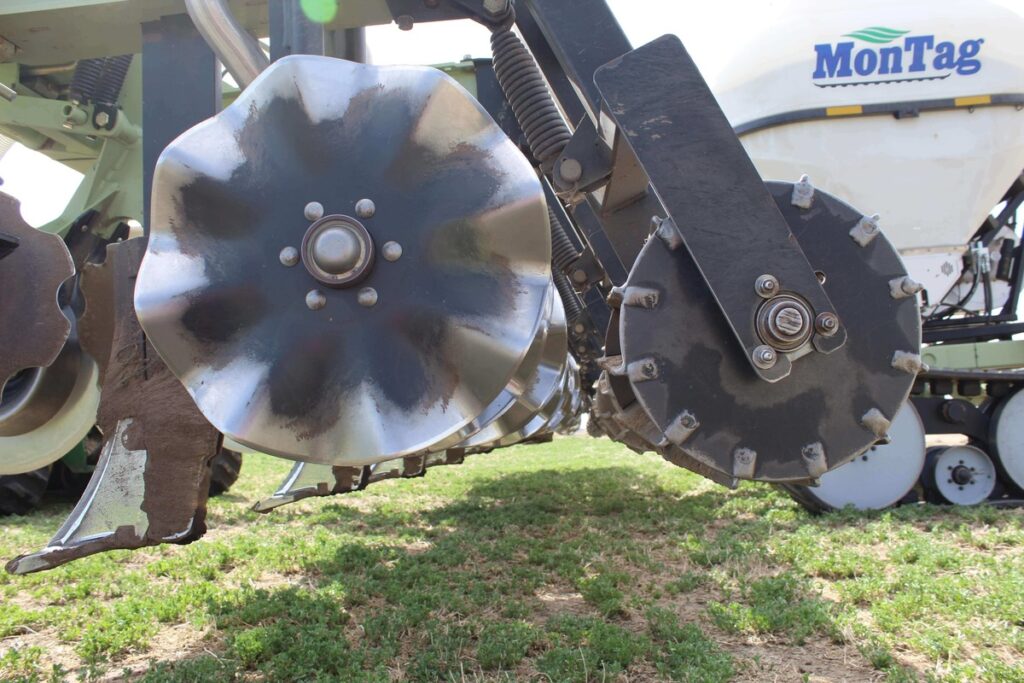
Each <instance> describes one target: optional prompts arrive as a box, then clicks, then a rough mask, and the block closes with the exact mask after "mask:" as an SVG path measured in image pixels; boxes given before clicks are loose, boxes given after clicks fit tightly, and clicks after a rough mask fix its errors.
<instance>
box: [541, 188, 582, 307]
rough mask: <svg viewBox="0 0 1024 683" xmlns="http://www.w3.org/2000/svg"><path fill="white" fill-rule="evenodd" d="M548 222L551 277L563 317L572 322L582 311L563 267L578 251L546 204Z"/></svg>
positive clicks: (556, 215)
mask: <svg viewBox="0 0 1024 683" xmlns="http://www.w3.org/2000/svg"><path fill="white" fill-rule="evenodd" d="M548 222H549V223H550V225H551V263H552V265H553V268H552V269H551V278H552V279H553V280H554V281H555V289H557V290H558V296H559V297H560V298H561V299H562V307H563V308H565V319H566V320H567V321H568V322H570V323H572V321H574V320H576V318H578V317H579V315H580V314H581V313H582V312H583V307H582V306H581V305H580V300H579V297H578V296H577V295H576V290H575V289H574V288H573V286H572V284H571V283H570V282H569V278H567V277H566V276H565V269H566V268H567V267H568V266H569V264H571V263H572V262H573V261H575V260H576V259H577V258H579V253H578V252H577V251H576V247H575V246H574V245H573V243H572V241H571V240H570V239H569V236H568V235H566V234H565V228H564V227H563V226H562V221H561V220H559V218H558V214H557V213H556V212H555V210H554V208H552V207H551V206H548Z"/></svg>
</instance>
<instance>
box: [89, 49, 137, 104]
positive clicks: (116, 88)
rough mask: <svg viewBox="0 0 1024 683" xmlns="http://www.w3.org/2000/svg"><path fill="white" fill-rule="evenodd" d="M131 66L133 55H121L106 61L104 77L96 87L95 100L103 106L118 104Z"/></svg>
mask: <svg viewBox="0 0 1024 683" xmlns="http://www.w3.org/2000/svg"><path fill="white" fill-rule="evenodd" d="M131 65H132V55H119V56H117V57H108V58H107V59H106V60H104V64H103V75H102V77H101V78H100V81H99V83H98V84H97V86H96V90H95V93H94V94H93V100H95V101H96V102H99V103H101V104H111V105H113V104H117V100H118V98H120V97H121V88H122V87H123V86H124V79H125V77H126V76H127V75H128V67H130V66H131Z"/></svg>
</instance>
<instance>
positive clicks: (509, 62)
mask: <svg viewBox="0 0 1024 683" xmlns="http://www.w3.org/2000/svg"><path fill="white" fill-rule="evenodd" d="M491 51H492V53H493V55H494V74H495V76H497V78H498V84H499V85H500V86H501V89H502V91H503V92H504V93H505V98H506V99H508V101H509V104H510V105H512V113H513V114H515V117H516V121H518V122H519V127H520V128H522V129H523V133H524V134H525V135H526V142H527V144H529V145H530V151H531V152H532V153H533V157H534V158H535V159H536V160H537V161H538V162H539V163H540V164H541V166H542V167H545V168H550V166H551V164H553V163H554V161H555V159H556V158H557V157H558V155H559V154H561V152H562V150H563V149H564V148H565V145H566V144H568V142H569V138H571V137H572V133H570V132H569V127H568V126H567V125H565V121H563V120H562V115H561V114H560V113H559V111H558V107H557V106H555V101H554V99H553V98H552V97H551V93H549V92H548V86H547V84H546V83H545V82H544V78H543V76H541V73H540V69H539V68H538V67H537V63H536V62H535V61H533V55H531V54H530V52H529V50H527V49H526V46H525V45H523V43H522V41H520V40H519V37H518V36H516V34H514V33H512V31H510V30H509V29H507V28H504V29H500V30H497V31H495V32H494V33H492V34H491Z"/></svg>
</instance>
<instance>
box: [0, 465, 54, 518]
mask: <svg viewBox="0 0 1024 683" xmlns="http://www.w3.org/2000/svg"><path fill="white" fill-rule="evenodd" d="M49 481H50V466H49V465H47V466H46V467H41V468H40V469H38V470H32V471H31V472H25V473H23V474H8V475H5V476H2V477H0V516H2V515H26V514H28V513H29V512H31V511H32V510H34V509H35V508H36V506H38V505H39V503H40V502H41V501H42V500H43V494H44V493H45V492H46V485H47V483H48V482H49Z"/></svg>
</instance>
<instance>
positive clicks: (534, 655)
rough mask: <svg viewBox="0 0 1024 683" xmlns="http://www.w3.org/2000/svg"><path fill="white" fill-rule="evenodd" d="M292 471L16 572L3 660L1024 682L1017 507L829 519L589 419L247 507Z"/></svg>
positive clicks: (1023, 582)
mask: <svg viewBox="0 0 1024 683" xmlns="http://www.w3.org/2000/svg"><path fill="white" fill-rule="evenodd" d="M288 468H289V464H288V463H286V462H284V461H280V460H276V459H273V458H269V457H265V456H259V455H255V456H248V457H247V459H246V462H245V465H244V467H243V474H242V478H241V480H240V481H239V483H238V484H237V485H236V487H235V488H234V489H233V490H232V491H231V493H229V494H228V495H226V496H224V497H222V498H219V499H217V500H214V501H212V503H211V506H210V515H209V519H208V523H209V527H210V529H211V532H210V534H209V535H208V536H207V538H205V539H203V540H202V541H200V542H197V543H194V544H192V545H190V546H183V547H178V546H167V547H161V548H153V549H147V550H144V551H138V552H136V553H129V552H116V553H110V554H107V555H103V556H97V557H92V558H87V559H85V560H82V561H79V562H77V563H73V564H71V565H69V566H66V567H63V568H60V569H58V570H55V571H53V572H49V573H44V574H39V575H33V576H28V577H12V576H6V575H4V576H2V577H0V600H2V607H0V680H3V681H48V680H55V681H59V680H65V679H72V678H74V679H98V678H102V677H112V676H113V677H117V676H121V675H124V676H125V677H127V678H129V679H138V678H141V679H143V680H146V681H227V680H268V681H307V680H323V681H328V680H330V681H437V680H448V681H463V680H469V681H512V680H517V681H531V680H536V681H552V682H555V683H558V682H562V681H580V682H588V681H595V682H598V681H668V680H671V681H709V682H710V681H726V680H732V679H737V678H738V679H742V680H806V679H810V680H869V679H879V678H883V679H888V680H892V681H908V680H921V681H1000V682H1002V681H1024V558H1022V549H1024V515H1022V513H1021V512H1019V511H1014V510H993V509H987V508H978V509H948V508H936V507H930V506H923V507H913V508H905V509H900V510H897V511H892V512H886V513H873V514H854V513H842V514H838V515H833V516H829V517H813V516H810V515H808V514H807V513H805V512H804V511H803V510H802V509H800V508H799V507H798V506H797V505H796V504H795V503H793V502H791V501H790V500H789V499H788V498H787V497H786V496H784V495H782V494H780V493H778V492H777V491H775V490H774V489H772V488H771V487H768V486H764V485H753V484H751V485H744V486H742V487H741V488H740V489H739V490H738V491H735V492H729V491H726V490H724V489H721V488H718V487H716V486H715V485H713V484H711V483H709V482H706V481H704V480H703V479H701V478H699V477H697V476H695V475H692V474H689V473H687V472H685V471H683V470H680V469H677V468H675V467H672V466H671V465H669V464H667V463H664V462H662V461H661V460H660V459H659V458H656V457H653V456H637V455H634V454H632V453H630V452H628V451H627V450H626V449H624V448H622V447H620V446H618V445H616V444H613V443H611V442H609V441H607V440H590V439H576V438H572V439H557V440H556V441H555V442H553V443H551V444H545V445H536V446H529V447H521V448H513V449H507V450H505V451H503V452H496V453H493V454H489V455H479V456H473V457H472V458H470V459H469V460H468V461H467V463H466V464H465V465H462V466H458V467H447V468H437V469H433V470H431V471H430V472H429V473H428V475H427V476H426V477H425V478H421V479H414V480H406V481H388V482H384V483H381V484H378V485H375V486H373V487H371V488H370V489H369V490H367V491H365V492H362V493H358V494H354V495H349V496H344V497H337V498H330V499H321V500H315V501H303V502H301V503H299V504H296V505H293V506H289V507H285V508H282V509H281V510H278V511H277V512H275V513H271V514H270V515H267V516H261V515H256V514H255V513H252V512H250V511H249V510H248V508H249V506H250V505H251V504H252V503H253V502H254V501H255V500H256V499H258V498H259V497H261V496H264V495H266V494H268V493H269V492H271V491H272V490H273V489H274V488H275V487H276V485H277V484H278V482H279V481H280V479H281V478H283V476H284V474H285V473H286V471H287V470H288ZM68 511H69V506H68V505H67V504H63V503H48V504H47V505H46V506H45V507H44V508H43V509H42V510H40V511H39V512H37V513H36V514H34V515H32V516H29V517H25V518H14V519H5V520H2V521H0V556H3V557H10V556H12V555H14V554H17V553H18V552H22V551H26V550H30V549H35V548H38V547H41V546H42V545H43V544H44V543H45V542H46V540H47V538H48V537H49V535H50V534H51V533H52V532H53V531H54V530H55V529H56V528H57V526H58V525H59V523H60V521H61V520H62V519H63V517H64V515H65V514H66V513H67V512H68Z"/></svg>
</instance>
